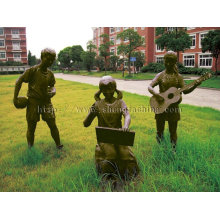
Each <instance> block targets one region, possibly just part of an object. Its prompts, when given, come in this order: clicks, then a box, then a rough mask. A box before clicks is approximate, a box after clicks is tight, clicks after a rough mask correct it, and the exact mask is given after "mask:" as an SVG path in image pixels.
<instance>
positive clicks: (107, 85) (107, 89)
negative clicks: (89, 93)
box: [95, 76, 122, 101]
mask: <svg viewBox="0 0 220 220" xmlns="http://www.w3.org/2000/svg"><path fill="white" fill-rule="evenodd" d="M115 92H116V93H117V94H118V97H117V99H122V92H121V91H119V90H117V84H116V81H115V80H114V79H113V78H112V77H111V76H103V77H102V78H101V80H100V81H99V91H98V92H97V93H96V94H95V100H96V101H98V100H100V94H101V93H103V95H104V96H105V97H106V98H111V97H113V95H114V93H115Z"/></svg>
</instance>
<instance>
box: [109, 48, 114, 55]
mask: <svg viewBox="0 0 220 220" xmlns="http://www.w3.org/2000/svg"><path fill="white" fill-rule="evenodd" d="M110 53H111V55H115V48H114V47H113V48H111V49H110Z"/></svg>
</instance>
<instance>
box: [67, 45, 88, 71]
mask: <svg viewBox="0 0 220 220" xmlns="http://www.w3.org/2000/svg"><path fill="white" fill-rule="evenodd" d="M83 51H84V50H83V48H82V47H81V46H80V45H73V46H72V47H71V49H70V51H69V52H70V59H71V60H72V63H73V64H74V65H75V66H76V68H77V69H78V70H79V68H80V63H81V62H82V59H81V53H82V52H83Z"/></svg>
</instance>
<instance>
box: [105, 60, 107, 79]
mask: <svg viewBox="0 0 220 220" xmlns="http://www.w3.org/2000/svg"><path fill="white" fill-rule="evenodd" d="M106 63H107V59H106V57H105V75H106V66H107V64H106Z"/></svg>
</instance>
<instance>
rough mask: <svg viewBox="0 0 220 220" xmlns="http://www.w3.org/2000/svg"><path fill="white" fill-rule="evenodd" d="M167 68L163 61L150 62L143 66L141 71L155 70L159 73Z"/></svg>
mask: <svg viewBox="0 0 220 220" xmlns="http://www.w3.org/2000/svg"><path fill="white" fill-rule="evenodd" d="M163 70H165V66H164V64H163V63H149V64H148V65H147V66H144V67H142V69H141V72H143V73H146V72H153V73H159V72H162V71H163Z"/></svg>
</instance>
